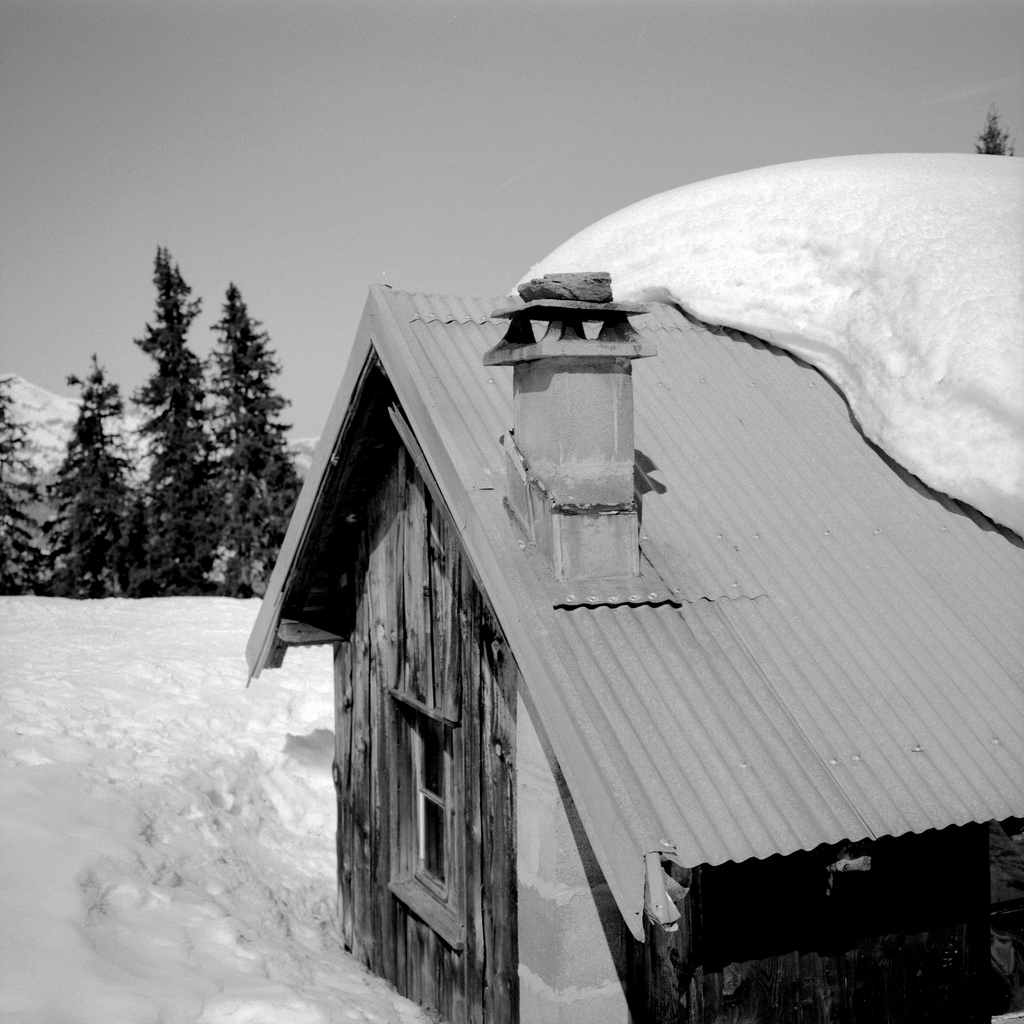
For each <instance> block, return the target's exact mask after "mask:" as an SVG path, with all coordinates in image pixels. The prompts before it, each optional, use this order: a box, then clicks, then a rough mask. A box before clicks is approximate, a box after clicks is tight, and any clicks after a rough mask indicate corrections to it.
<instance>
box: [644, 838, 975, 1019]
mask: <svg viewBox="0 0 1024 1024" xmlns="http://www.w3.org/2000/svg"><path fill="white" fill-rule="evenodd" d="M870 852H871V855H872V868H871V870H870V871H866V872H851V873H847V874H835V875H834V876H833V879H832V887H831V891H829V882H828V872H827V870H826V865H827V864H829V863H832V862H834V861H835V859H836V857H837V855H838V853H839V849H838V848H836V847H831V848H829V847H820V848H819V849H817V850H814V851H811V852H809V853H803V852H800V853H796V854H792V855H790V856H788V857H781V856H776V857H770V858H768V859H766V860H763V861H757V860H752V861H747V862H744V863H743V864H724V865H721V866H718V867H703V868H700V869H698V870H697V871H695V872H694V873H693V875H694V877H693V881H692V885H691V888H690V893H689V895H688V897H687V899H686V900H685V902H684V917H683V920H682V921H681V922H680V925H681V927H680V929H679V931H678V932H676V933H674V934H667V933H665V932H663V931H662V930H661V929H659V928H657V927H655V926H652V925H651V924H650V923H649V922H648V923H647V925H646V931H647V940H648V941H647V943H646V944H640V943H636V942H633V941H632V940H630V947H631V953H630V962H629V965H628V982H627V987H628V990H629V995H630V1003H631V1007H632V1009H633V1014H634V1017H635V1018H636V1019H637V1020H644V1021H650V1022H652V1024H661V1022H672V1024H749V1022H755V1021H756V1022H757V1024H928V1022H936V1021H956V1022H964V1024H971V1022H979V1024H980V1022H981V1021H985V1022H987V1021H988V1019H989V1016H988V1001H987V996H988V993H987V988H986V986H987V982H988V969H989V967H988V959H989V927H988V892H987V884H988V851H987V836H986V834H985V826H984V825H968V826H965V827H962V828H949V829H944V830H942V831H941V832H935V831H931V832H926V833H924V834H923V835H908V836H902V837H897V838H891V837H890V838H886V839H881V840H879V841H878V842H876V843H873V844H871V847H870Z"/></svg>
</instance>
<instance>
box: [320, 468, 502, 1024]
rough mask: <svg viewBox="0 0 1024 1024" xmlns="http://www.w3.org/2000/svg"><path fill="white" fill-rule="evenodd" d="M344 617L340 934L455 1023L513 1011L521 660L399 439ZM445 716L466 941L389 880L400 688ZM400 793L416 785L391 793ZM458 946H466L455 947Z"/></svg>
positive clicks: (399, 767)
mask: <svg viewBox="0 0 1024 1024" xmlns="http://www.w3.org/2000/svg"><path fill="white" fill-rule="evenodd" d="M353 557H354V565H352V566H350V567H347V569H346V571H348V572H351V573H352V578H353V579H354V580H355V587H354V588H353V589H354V591H355V593H354V597H353V600H354V602H355V609H354V629H353V632H352V635H351V637H350V638H349V639H348V640H347V641H346V642H345V643H341V644H338V645H336V649H335V650H336V653H335V691H336V736H337V748H336V762H337V771H336V779H337V783H338V856H339V892H340V905H341V918H342V929H343V937H344V942H345V946H346V948H348V949H350V950H351V951H352V952H353V953H354V954H355V955H356V956H357V957H358V958H359V959H360V960H362V961H363V963H365V964H366V965H367V966H368V967H369V968H370V970H372V971H373V972H374V973H376V974H378V975H381V976H382V977H385V978H387V979H388V980H389V981H391V982H392V983H393V984H394V985H395V986H396V988H397V989H398V990H399V992H401V993H402V994H403V995H405V996H408V997H409V998H410V999H413V1000H415V1001H416V1002H418V1003H420V1004H422V1005H424V1006H428V1007H431V1008H433V1009H435V1010H436V1011H437V1012H438V1013H440V1014H441V1015H442V1017H443V1018H444V1019H446V1020H449V1021H452V1022H453V1024H462V1022H474V1024H484V1022H486V1024H492V1022H493V1024H504V1022H512V1021H516V1020H518V1007H517V999H518V980H517V977H518V976H517V968H518V953H517V948H516V888H515V863H516V851H515V785H514V775H513V772H514V761H515V715H516V685H517V669H516V666H515V663H514V661H513V659H512V657H511V655H510V653H509V652H508V649H507V647H506V646H505V643H504V639H503V637H502V634H501V631H500V629H499V627H498V624H497V622H496V620H495V618H494V616H493V613H492V612H491V610H490V608H489V606H488V604H487V601H486V599H485V598H484V596H483V594H482V593H481V590H480V587H479V586H478V585H477V582H476V581H475V580H474V578H473V574H472V572H471V569H470V566H469V564H468V560H467V559H466V557H465V556H464V553H463V552H462V550H461V548H460V545H459V541H458V533H457V531H456V530H455V528H454V526H453V524H452V522H451V520H450V519H449V517H448V515H447V513H446V511H445V509H444V508H442V507H441V506H439V504H438V503H437V502H436V501H435V500H434V497H433V496H432V494H431V491H430V489H429V488H428V487H427V486H426V485H425V482H424V480H423V478H422V477H421V475H420V474H419V472H417V469H416V467H415V465H414V463H413V460H412V458H411V457H410V456H409V455H408V453H406V451H405V449H403V448H399V449H398V451H397V455H396V457H395V458H394V460H393V461H392V462H391V463H390V465H389V466H388V468H387V470H386V472H384V473H383V475H382V479H381V483H380V486H379V488H378V489H377V490H376V492H375V493H374V495H373V497H372V499H371V501H370V503H369V507H368V514H367V519H366V527H365V529H364V530H363V531H362V534H361V538H360V542H359V545H358V550H357V551H356V552H354V553H353ZM392 691H399V696H400V697H401V698H402V699H405V700H408V701H411V702H413V704H412V705H410V706H419V707H422V708H423V709H429V711H430V712H431V713H433V714H435V715H437V716H440V717H443V718H444V719H445V720H447V721H449V722H456V721H457V722H458V723H459V724H458V726H457V727H456V728H453V729H452V736H453V764H454V773H453V775H454V779H453V781H454V788H455V795H456V801H455V803H456V806H455V808H454V829H455V830H456V831H457V834H458V836H459V838H460V841H459V842H458V843H457V844H456V845H457V850H458V856H457V863H456V865H455V870H456V872H457V874H458V876H459V877H458V887H459V890H460V893H461V904H460V906H459V908H458V913H459V915H460V916H461V920H462V924H463V926H464V941H462V942H461V943H459V942H454V943H449V942H448V941H446V940H445V939H444V938H442V937H441V936H440V935H439V934H438V933H437V932H436V931H435V930H434V929H433V928H431V927H430V926H429V925H428V924H427V923H426V922H425V920H424V919H422V918H421V917H419V916H417V914H416V913H414V912H413V911H412V910H411V909H410V907H409V906H408V905H407V903H406V902H405V901H403V900H402V899H400V898H398V897H397V896H396V895H395V894H394V893H393V892H391V891H390V890H389V881H391V876H392V872H393V866H394V858H395V856H397V853H396V850H395V838H396V837H395V831H396V820H397V819H396V815H397V814H399V813H402V807H399V806H391V801H392V798H393V795H395V794H396V789H395V785H394V779H393V776H398V777H399V778H401V773H402V771H403V764H404V763H405V761H404V759H406V758H407V757H408V756H409V755H408V752H407V751H405V750H404V749H403V748H402V743H403V739H402V736H403V731H402V729H401V728H400V727H399V726H398V725H397V724H396V723H397V721H398V715H400V714H401V711H400V707H402V706H405V705H400V704H399V702H398V699H397V698H396V697H395V696H393V695H392ZM395 799H396V800H397V801H398V803H400V804H402V806H403V807H404V806H405V803H403V802H407V801H408V800H409V799H411V796H410V795H409V794H408V793H405V792H403V791H402V790H401V789H400V788H399V789H398V790H397V795H395ZM459 945H461V948H456V947H458V946H459Z"/></svg>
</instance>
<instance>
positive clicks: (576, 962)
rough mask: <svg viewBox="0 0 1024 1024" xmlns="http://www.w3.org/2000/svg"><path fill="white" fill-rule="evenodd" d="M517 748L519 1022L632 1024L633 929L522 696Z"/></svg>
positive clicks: (544, 1023) (518, 712)
mask: <svg viewBox="0 0 1024 1024" xmlns="http://www.w3.org/2000/svg"><path fill="white" fill-rule="evenodd" d="M516 746H517V752H516V761H517V772H516V800H517V844H518V865H517V872H518V879H519V999H520V1019H521V1020H523V1021H530V1022H531V1024H585V1022H586V1024H627V1022H628V1021H629V1020H630V1017H629V1011H628V1008H627V1005H626V996H625V991H624V988H623V984H622V981H621V977H620V971H621V969H622V967H623V964H624V960H625V950H624V946H623V942H624V941H625V935H626V932H625V926H624V925H623V924H622V920H621V915H620V913H619V910H618V907H617V906H616V904H615V900H614V899H613V897H612V894H611V891H610V890H609V888H608V885H607V883H606V882H605V880H604V877H603V875H602V874H601V870H600V868H599V867H598V865H597V860H596V858H595V857H594V855H593V852H592V851H591V849H590V846H589V844H588V842H587V840H586V836H585V834H584V832H583V829H582V826H581V824H580V821H579V818H578V816H577V814H576V810H575V807H574V805H573V802H572V798H571V797H570V795H569V791H568V789H567V788H566V785H565V781H564V780H563V779H562V776H561V772H559V771H558V769H557V764H556V762H555V759H554V757H553V756H552V754H551V750H550V747H549V746H548V744H547V741H546V739H544V738H543V736H542V735H541V734H540V733H539V732H538V730H537V728H536V727H535V724H534V719H533V717H531V714H530V711H529V708H528V706H527V704H526V702H525V701H524V700H523V697H522V695H520V697H519V706H518V711H517V736H516Z"/></svg>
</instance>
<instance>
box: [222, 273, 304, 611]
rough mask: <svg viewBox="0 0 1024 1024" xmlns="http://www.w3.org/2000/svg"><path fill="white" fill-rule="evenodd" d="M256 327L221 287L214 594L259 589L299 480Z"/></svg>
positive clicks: (270, 360) (238, 299)
mask: <svg viewBox="0 0 1024 1024" xmlns="http://www.w3.org/2000/svg"><path fill="white" fill-rule="evenodd" d="M261 328H262V325H261V324H260V323H259V322H258V321H256V320H253V319H252V318H251V317H250V316H249V312H248V310H247V309H246V306H245V303H244V302H243V301H242V295H241V292H239V290H238V289H237V288H236V287H235V286H234V285H233V284H232V285H230V286H229V287H228V290H227V295H226V297H225V302H224V306H223V316H222V318H221V320H220V322H219V323H217V324H215V325H214V327H213V330H214V331H216V332H218V334H219V335H220V337H219V339H218V341H217V345H216V346H215V348H214V350H213V352H212V354H211V362H212V364H213V379H212V382H211V385H210V391H211V394H212V395H213V396H214V398H215V401H216V427H215V439H216V446H217V451H218V463H217V475H216V479H217V491H218V495H219V501H218V505H219V507H220V509H221V513H222V515H223V521H222V525H221V531H220V549H219V551H218V560H217V569H218V573H217V575H218V577H221V578H220V581H219V591H220V593H223V594H226V595H228V596H231V597H251V596H252V595H253V594H257V595H262V594H263V593H264V591H265V590H266V581H267V577H268V575H269V573H270V569H271V567H272V566H273V564H274V559H275V558H276V556H277V551H278V549H279V548H280V546H281V541H282V540H283V538H284V533H285V530H286V529H287V526H288V517H289V516H290V514H291V510H292V507H293V506H294V504H295V498H296V497H297V495H298V491H299V479H298V476H297V474H296V472H295V467H294V465H293V464H292V461H291V459H290V458H289V456H288V451H287V448H286V446H285V431H286V430H287V429H288V428H287V426H284V425H282V424H281V423H279V422H277V417H278V415H279V414H280V413H281V411H282V410H283V409H284V408H285V407H286V406H287V404H288V403H287V401H286V400H285V399H284V398H282V397H281V396H280V395H278V394H276V393H275V391H274V387H273V383H272V382H273V378H274V377H276V376H277V375H278V374H279V373H280V372H281V367H280V365H279V364H278V362H277V361H276V359H275V357H274V353H273V351H272V350H271V348H270V338H269V336H268V335H267V333H266V331H264V330H262V329H261Z"/></svg>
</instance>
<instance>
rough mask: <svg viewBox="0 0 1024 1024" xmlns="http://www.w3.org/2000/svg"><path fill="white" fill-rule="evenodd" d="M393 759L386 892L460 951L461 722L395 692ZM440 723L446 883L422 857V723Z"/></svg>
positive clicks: (462, 893)
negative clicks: (390, 835) (389, 852)
mask: <svg viewBox="0 0 1024 1024" xmlns="http://www.w3.org/2000/svg"><path fill="white" fill-rule="evenodd" d="M390 696H391V699H392V704H393V718H392V721H393V725H394V742H393V744H392V750H393V754H394V758H393V761H392V764H393V769H392V773H391V796H392V799H391V808H392V823H391V824H392V836H393V837H394V842H393V844H392V849H391V873H390V879H389V881H388V888H389V889H390V890H391V892H392V893H393V894H394V895H395V896H396V897H397V898H398V899H400V900H401V901H402V902H403V903H404V904H405V905H406V906H407V907H408V908H409V909H410V910H411V911H412V912H413V913H414V914H415V915H416V916H417V917H419V918H421V919H422V920H423V921H424V922H425V923H426V924H427V925H429V927H430V928H431V929H432V930H433V931H434V932H436V933H437V934H438V935H439V936H440V938H441V939H442V940H443V941H444V942H445V943H447V945H448V946H450V947H451V948H452V949H453V950H455V951H456V952H461V951H462V949H463V948H464V946H465V940H466V925H465V910H464V899H465V840H464V832H465V829H464V827H463V818H464V815H465V808H464V807H462V806H460V802H461V800H460V798H464V786H462V785H460V778H459V773H460V772H461V765H462V761H463V758H462V744H463V735H462V729H461V728H460V725H459V723H458V722H455V721H452V720H451V718H450V717H448V716H446V715H444V714H442V713H441V712H440V711H438V710H437V709H434V708H430V707H428V706H426V705H425V704H423V703H422V702H421V701H419V700H417V699H416V698H415V697H412V696H411V695H409V694H407V693H405V692H403V691H400V690H391V691H390ZM424 721H427V722H436V723H439V724H440V726H441V728H442V730H443V735H444V736H445V742H444V743H443V754H442V756H443V758H444V790H445V791H444V794H443V796H444V810H445V837H444V866H445V870H444V875H445V877H444V880H443V881H441V880H439V879H438V878H436V877H435V876H433V875H431V874H430V873H429V872H428V871H426V870H425V868H424V866H423V859H422V856H421V837H422V835H423V829H424V823H423V821H422V820H421V814H420V809H419V808H420V799H421V798H420V792H421V789H422V779H423V766H422V752H423V739H422V735H421V732H420V729H421V728H422V723H423V722H424Z"/></svg>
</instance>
